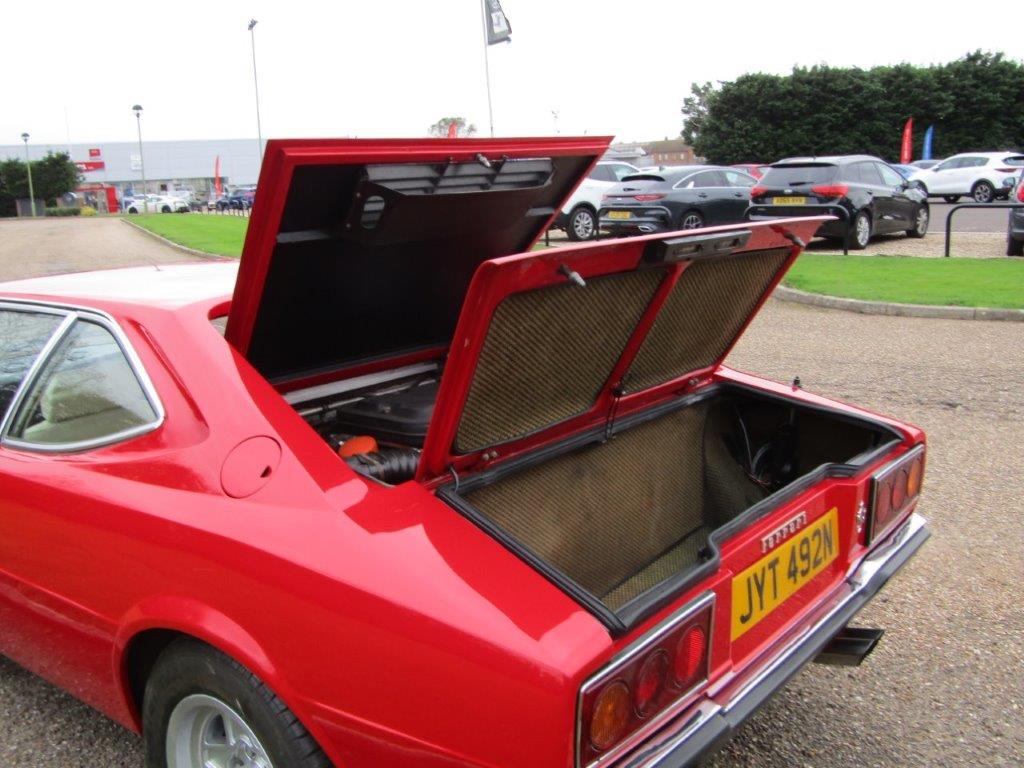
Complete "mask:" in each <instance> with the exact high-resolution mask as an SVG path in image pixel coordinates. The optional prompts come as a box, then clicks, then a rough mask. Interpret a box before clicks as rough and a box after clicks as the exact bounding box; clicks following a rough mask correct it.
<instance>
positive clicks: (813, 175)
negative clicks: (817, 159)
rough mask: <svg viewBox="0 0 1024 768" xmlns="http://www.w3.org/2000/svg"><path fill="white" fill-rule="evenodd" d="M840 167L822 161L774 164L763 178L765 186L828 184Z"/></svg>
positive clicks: (762, 182)
mask: <svg viewBox="0 0 1024 768" xmlns="http://www.w3.org/2000/svg"><path fill="white" fill-rule="evenodd" d="M838 170H839V169H838V168H837V167H836V166H834V165H824V164H822V163H816V164H805V165H773V166H772V167H771V168H769V169H768V172H767V173H766V174H765V175H764V178H763V179H761V186H765V187H802V186H807V185H810V184H828V183H829V182H831V181H833V180H834V179H835V177H836V172H837V171H838Z"/></svg>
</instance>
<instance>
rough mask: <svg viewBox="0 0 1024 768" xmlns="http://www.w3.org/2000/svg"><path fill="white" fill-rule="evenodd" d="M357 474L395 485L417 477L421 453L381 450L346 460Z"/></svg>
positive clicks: (414, 450) (411, 450)
mask: <svg viewBox="0 0 1024 768" xmlns="http://www.w3.org/2000/svg"><path fill="white" fill-rule="evenodd" d="M345 461H346V462H348V465H349V466H350V467H352V469H354V470H355V471H356V472H359V473H360V474H362V475H366V476H367V477H372V478H373V479H374V480H380V481H381V482H382V483H388V484H391V485H394V484H395V483H401V482H404V481H406V480H412V478H413V477H415V476H416V467H417V465H418V464H419V462H420V452H419V451H417V450H416V449H414V448H381V449H380V450H377V451H372V452H370V453H361V454H359V455H357V456H349V457H348V458H347V459H345Z"/></svg>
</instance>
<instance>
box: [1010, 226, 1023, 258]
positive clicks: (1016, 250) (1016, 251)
mask: <svg viewBox="0 0 1024 768" xmlns="http://www.w3.org/2000/svg"><path fill="white" fill-rule="evenodd" d="M1006 255H1007V256H1024V240H1016V239H1014V237H1013V234H1012V233H1011V232H1010V231H1009V230H1007V232H1006Z"/></svg>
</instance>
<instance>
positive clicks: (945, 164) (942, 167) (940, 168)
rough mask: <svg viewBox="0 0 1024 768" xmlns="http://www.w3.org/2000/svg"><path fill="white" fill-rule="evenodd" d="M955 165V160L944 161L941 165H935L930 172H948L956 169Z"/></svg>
mask: <svg viewBox="0 0 1024 768" xmlns="http://www.w3.org/2000/svg"><path fill="white" fill-rule="evenodd" d="M956 164H957V160H955V159H954V160H944V161H942V162H941V163H939V164H938V165H936V166H935V167H934V168H932V170H933V171H948V170H949V169H950V168H956V167H957V165H956Z"/></svg>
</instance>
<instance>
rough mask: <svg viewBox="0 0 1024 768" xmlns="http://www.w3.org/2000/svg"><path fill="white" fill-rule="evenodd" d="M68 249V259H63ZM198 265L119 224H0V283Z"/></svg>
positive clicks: (47, 221)
mask: <svg viewBox="0 0 1024 768" xmlns="http://www.w3.org/2000/svg"><path fill="white" fill-rule="evenodd" d="M168 215H171V214H168ZM72 245H73V247H74V254H73V255H69V247H70V246H72ZM201 260H203V259H200V258H199V257H193V256H187V255H186V254H184V253H182V252H180V251H178V250H176V249H174V248H168V247H167V246H166V245H164V244H163V243H160V242H159V241H157V240H154V239H152V238H150V237H146V236H145V235H143V234H141V233H140V232H138V231H136V230H135V229H133V228H132V227H129V226H128V225H127V224H125V223H124V222H122V221H121V220H120V219H115V218H106V217H96V218H86V219H82V218H77V217H75V218H50V219H38V220H35V221H19V220H16V219H0V280H17V279H19V278H23V277H37V276H40V275H59V274H61V273H63V272H83V271H86V270H92V269H114V268H116V267H136V266H139V265H143V264H169V263H171V262H176V261H201Z"/></svg>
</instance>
